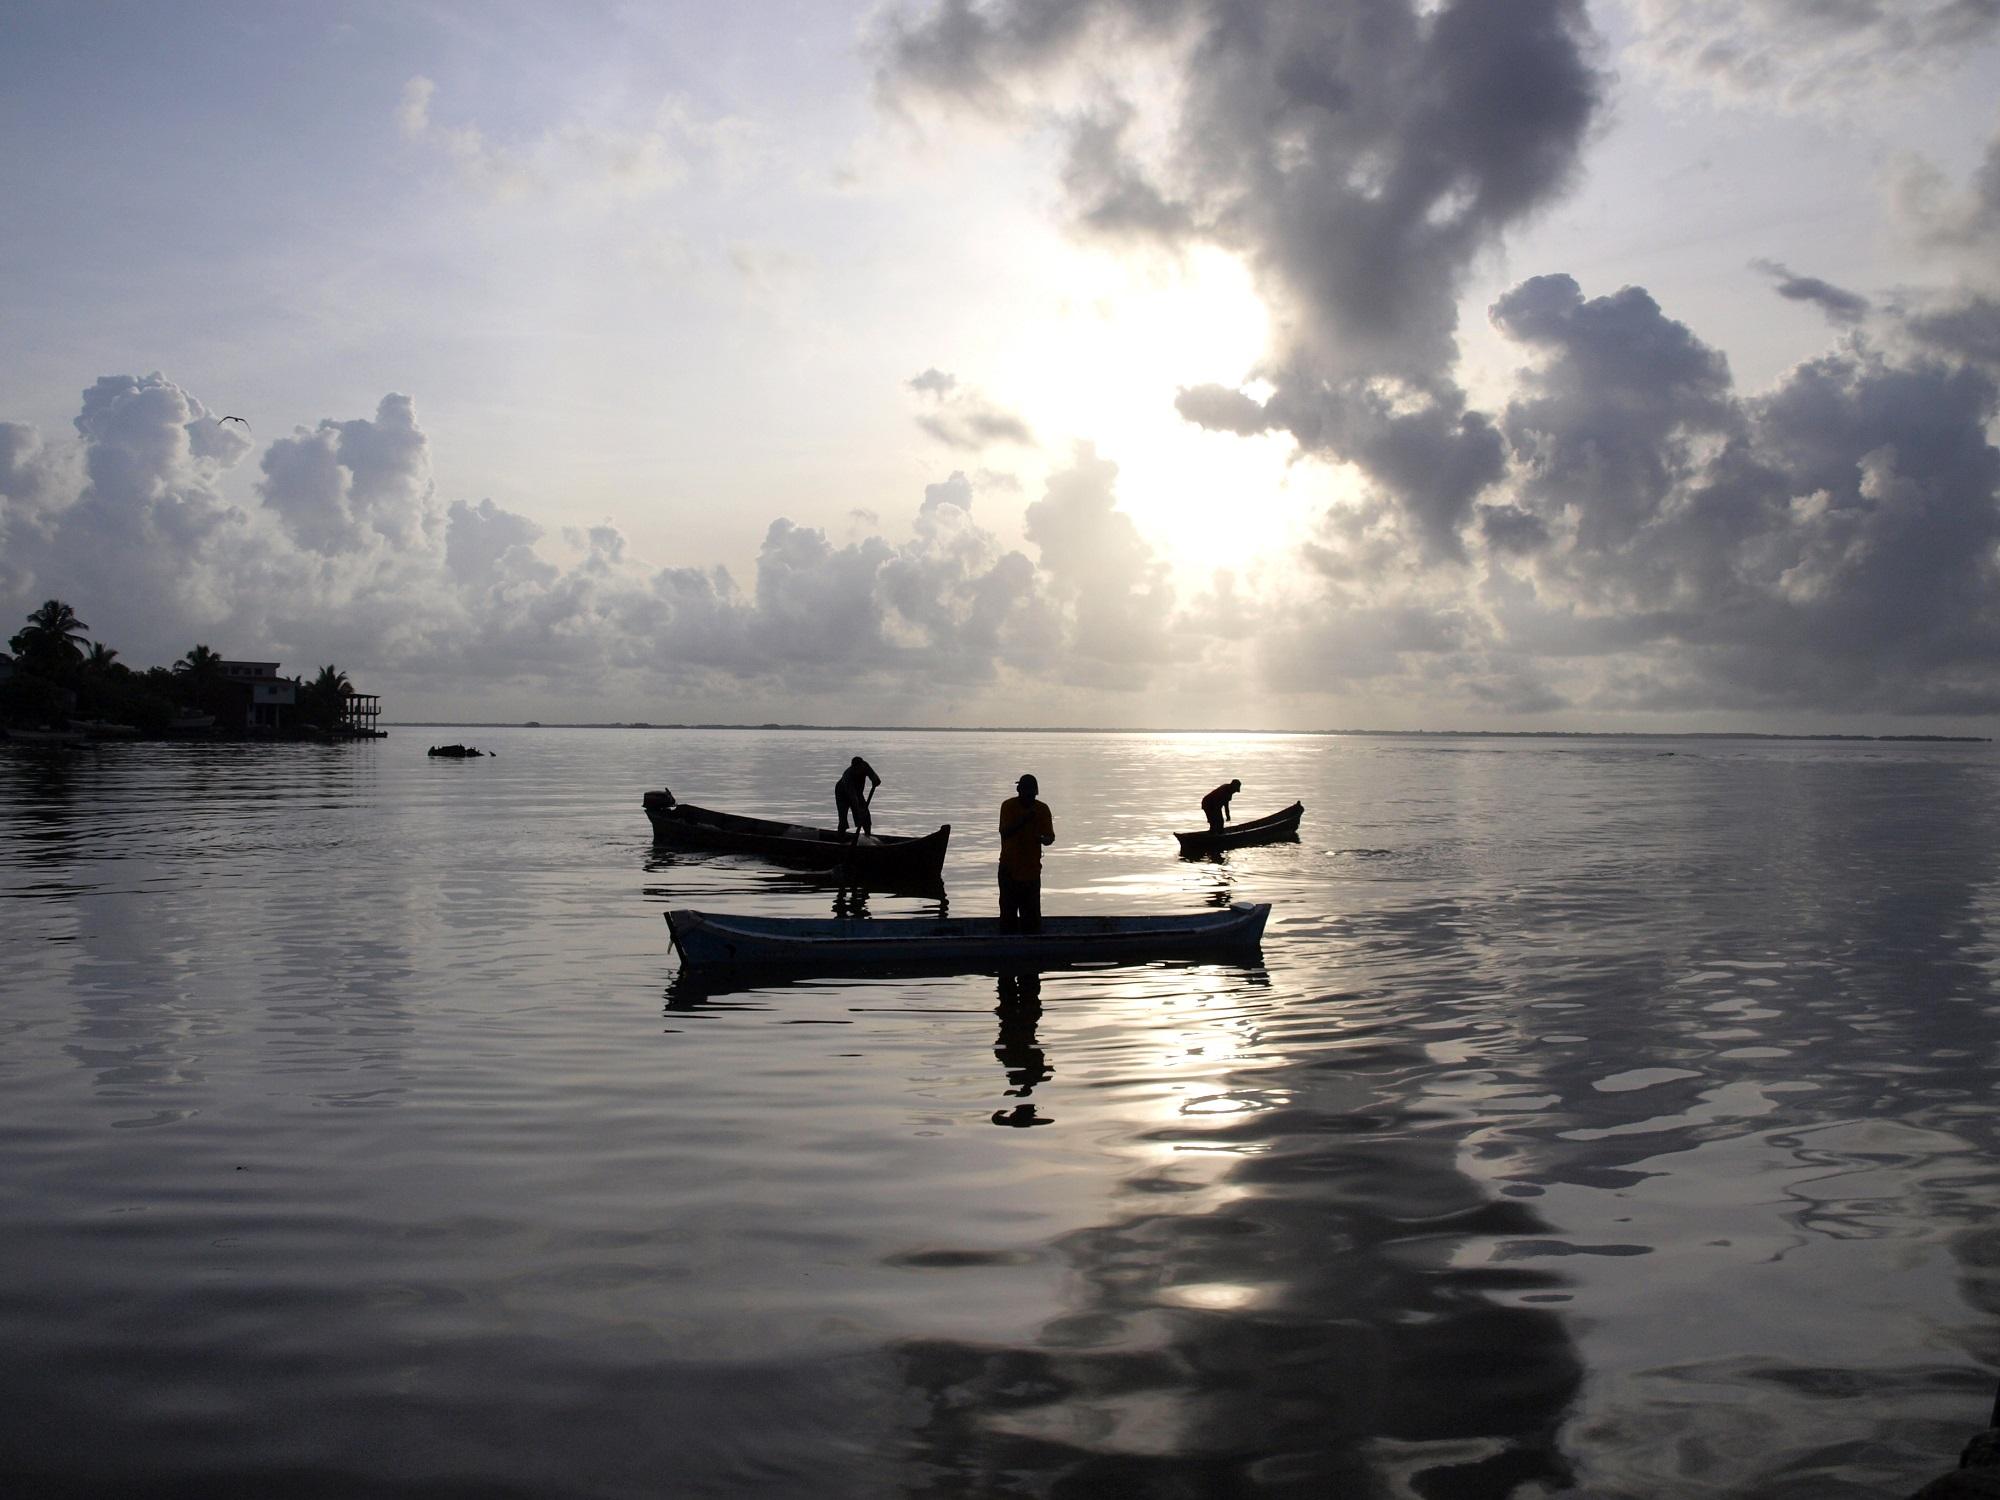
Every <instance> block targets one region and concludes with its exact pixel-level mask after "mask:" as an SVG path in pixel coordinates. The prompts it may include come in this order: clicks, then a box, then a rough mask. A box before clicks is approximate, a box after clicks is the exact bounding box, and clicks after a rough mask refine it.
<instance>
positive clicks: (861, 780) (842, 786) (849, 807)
mask: <svg viewBox="0 0 2000 1500" xmlns="http://www.w3.org/2000/svg"><path fill="white" fill-rule="evenodd" d="M881 784H882V778H881V777H880V776H877V775H876V774H875V768H874V767H873V766H871V765H869V764H868V762H867V761H865V760H863V759H862V758H861V757H860V756H858V755H857V756H855V757H854V759H853V760H851V761H849V762H848V763H847V769H846V770H845V771H842V772H841V773H840V780H838V781H836V782H835V783H834V784H833V810H834V811H835V812H836V813H838V814H839V815H840V827H839V831H840V832H841V833H845V832H847V815H848V814H849V813H850V812H851V813H853V814H854V832H855V836H856V837H859V836H860V835H862V834H864V833H867V834H872V833H874V832H875V819H874V818H873V817H872V816H871V815H870V814H869V811H868V804H869V803H870V802H872V801H874V800H875V788H876V787H878V786H880V785H881Z"/></svg>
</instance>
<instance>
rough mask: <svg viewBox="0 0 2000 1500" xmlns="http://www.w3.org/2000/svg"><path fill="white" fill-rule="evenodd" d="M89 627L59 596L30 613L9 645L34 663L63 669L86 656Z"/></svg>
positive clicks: (45, 668)
mask: <svg viewBox="0 0 2000 1500" xmlns="http://www.w3.org/2000/svg"><path fill="white" fill-rule="evenodd" d="M88 629H90V627H89V626H88V625H86V624H84V623H83V621H81V620H79V619H78V618H77V617H76V611H75V610H73V609H71V608H70V607H69V606H68V605H67V604H65V603H63V602H62V600H60V599H51V600H49V601H48V602H47V603H45V604H44V605H43V606H42V607H41V608H40V609H36V610H31V611H29V613H28V624H27V627H26V628H25V629H23V630H22V631H21V632H20V633H19V634H18V635H16V636H15V637H14V638H13V639H12V640H10V641H9V642H7V645H8V646H9V647H10V648H11V649H12V650H13V651H15V652H16V653H18V654H19V655H20V656H21V657H22V658H23V659H24V660H25V661H27V662H28V663H29V664H30V665H31V666H34V667H37V668H40V669H41V670H43V671H49V672H57V673H60V672H62V671H63V670H65V669H66V668H69V667H71V666H74V665H75V664H76V663H77V662H78V661H80V660H81V659H82V657H83V647H84V637H83V632H84V631H86V630H88Z"/></svg>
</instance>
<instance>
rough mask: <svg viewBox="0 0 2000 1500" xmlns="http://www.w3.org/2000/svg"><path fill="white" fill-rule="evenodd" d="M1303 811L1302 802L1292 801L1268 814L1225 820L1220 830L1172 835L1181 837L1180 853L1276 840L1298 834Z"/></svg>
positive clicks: (1236, 846) (1232, 847) (1207, 852)
mask: <svg viewBox="0 0 2000 1500" xmlns="http://www.w3.org/2000/svg"><path fill="white" fill-rule="evenodd" d="M1305 811H1306V805H1305V803H1303V802H1294V803H1293V804H1292V805H1291V806H1290V807H1288V808H1286V809H1284V810H1283V811H1282V812H1274V813H1272V814H1270V815H1269V816H1267V817H1262V818H1252V819H1250V820H1249V821H1248V822H1246V823H1225V824H1223V825H1222V832H1220V833H1211V832H1210V831H1209V830H1208V829H1206V828H1203V829H1201V830H1199V831H1198V832H1195V833H1177V834H1175V835H1174V837H1175V838H1177V839H1179V840H1180V844H1181V853H1183V854H1213V853H1215V852H1216V851H1217V850H1221V849H1241V848H1244V847H1246V846H1247V845H1250V844H1275V843H1279V842H1281V841H1282V840H1285V839H1295V838H1297V837H1298V836H1299V819H1300V818H1302V817H1304V816H1305Z"/></svg>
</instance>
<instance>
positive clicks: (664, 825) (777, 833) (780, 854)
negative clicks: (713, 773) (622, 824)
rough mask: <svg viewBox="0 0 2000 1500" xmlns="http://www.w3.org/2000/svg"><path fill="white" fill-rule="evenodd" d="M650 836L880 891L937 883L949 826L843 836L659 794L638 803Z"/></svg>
mask: <svg viewBox="0 0 2000 1500" xmlns="http://www.w3.org/2000/svg"><path fill="white" fill-rule="evenodd" d="M642 800H643V802H644V804H645V808H646V816H647V817H648V818H650V819H651V820H652V824H653V837H654V839H655V840H657V841H658V842H660V843H662V844H669V845H672V846H674V847H676V848H681V849H705V850H717V851H720V852H722V853H726V854H755V855H758V856H760V857H762V858H764V859H769V860H774V861H776V862H777V863H779V864H786V865H792V866H794V867H797V868H801V869H807V870H812V871H814V872H816V873H821V874H825V875H829V876H838V877H839V878H841V879H843V880H845V881H847V882H849V883H850V884H853V885H865V886H877V887H882V888H887V889H895V888H923V887H934V886H936V885H937V884H938V882H940V881H941V880H942V879H943V878H944V852H945V846H946V845H947V844H948V843H949V842H950V841H951V824H949V823H945V824H941V825H940V826H939V827H938V829H937V831H936V832H934V833H925V834H915V835H911V834H889V833H885V834H879V835H876V834H845V833H836V832H835V831H834V830H833V829H831V828H814V827H811V826H809V825H807V824H803V823H782V822H779V821H777V820H776V819H772V818H747V817H744V816H742V815H740V814H738V813H725V812H715V811H713V810H712V809H710V808H706V807H696V806H694V805H693V804H692V803H688V802H677V801H675V800H674V794H673V793H672V792H670V791H666V790H664V789H662V790H660V791H657V792H648V793H646V795H645V797H644V798H643V799H642Z"/></svg>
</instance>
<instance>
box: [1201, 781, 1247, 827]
mask: <svg viewBox="0 0 2000 1500" xmlns="http://www.w3.org/2000/svg"><path fill="white" fill-rule="evenodd" d="M1242 790H1243V783H1242V782H1240V781H1225V782H1223V783H1222V785H1221V786H1219V787H1217V788H1216V789H1215V790H1214V791H1212V792H1210V793H1209V794H1208V795H1207V796H1206V797H1204V798H1202V799H1201V810H1202V812H1204V813H1205V814H1207V816H1208V831H1209V832H1210V833H1220V832H1222V825H1223V824H1224V823H1226V822H1227V821H1228V820H1229V799H1230V798H1231V797H1234V796H1235V795H1236V794H1237V793H1238V792H1240V791H1242Z"/></svg>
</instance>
